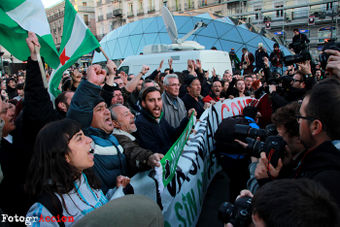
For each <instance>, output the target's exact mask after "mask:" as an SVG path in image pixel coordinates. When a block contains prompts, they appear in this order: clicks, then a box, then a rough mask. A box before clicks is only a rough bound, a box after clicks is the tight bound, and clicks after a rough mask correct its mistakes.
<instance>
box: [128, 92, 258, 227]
mask: <svg viewBox="0 0 340 227" xmlns="http://www.w3.org/2000/svg"><path fill="white" fill-rule="evenodd" d="M257 103H258V100H256V99H254V98H250V97H244V98H235V99H227V100H225V101H224V102H223V103H221V102H218V103H216V104H215V105H213V106H211V107H210V108H209V109H207V110H205V111H204V113H203V114H202V115H201V117H200V120H199V122H197V123H196V125H195V131H196V133H195V134H193V133H192V134H191V135H190V137H189V140H188V141H187V143H186V145H185V147H184V149H183V153H182V155H181V156H180V158H179V160H178V164H177V168H176V173H175V175H174V177H173V178H172V180H171V182H170V183H169V184H168V185H167V186H166V187H165V188H164V190H163V191H162V192H161V193H160V192H159V191H158V190H157V186H158V185H157V181H156V180H155V179H154V178H153V177H154V171H153V170H152V171H146V172H143V173H138V174H137V175H135V176H134V177H133V178H132V179H131V185H132V186H133V188H134V190H135V194H142V195H146V196H148V197H150V198H152V199H153V200H154V201H156V202H157V203H158V205H159V206H160V207H161V209H162V211H163V215H164V220H165V226H166V227H170V226H195V225H196V223H197V221H198V218H199V216H200V212H201V208H202V205H203V201H204V196H205V194H206V192H207V189H208V186H209V184H210V182H211V180H212V179H213V177H214V176H215V174H216V173H217V172H218V171H220V169H221V168H220V167H219V166H218V165H217V160H216V157H215V155H214V154H213V153H212V151H213V150H214V144H215V140H214V135H215V132H216V130H217V128H218V125H219V124H220V123H221V121H222V119H224V118H227V117H230V116H235V115H239V114H241V113H242V110H243V108H244V107H246V106H249V105H254V106H255V105H257Z"/></svg>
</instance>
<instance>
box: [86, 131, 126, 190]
mask: <svg viewBox="0 0 340 227" xmlns="http://www.w3.org/2000/svg"><path fill="white" fill-rule="evenodd" d="M85 134H86V135H87V136H89V137H91V138H92V140H93V142H94V143H95V147H94V166H93V169H94V172H95V174H96V175H97V176H98V178H99V179H100V181H101V189H102V190H103V192H104V193H106V192H107V191H108V189H110V188H114V187H116V178H117V176H119V175H124V176H126V175H127V164H126V158H125V155H124V154H123V147H122V146H121V145H120V144H119V143H118V140H117V139H116V137H115V136H113V135H112V134H107V133H105V132H104V131H103V130H101V129H98V128H92V127H90V128H88V129H86V130H85Z"/></svg>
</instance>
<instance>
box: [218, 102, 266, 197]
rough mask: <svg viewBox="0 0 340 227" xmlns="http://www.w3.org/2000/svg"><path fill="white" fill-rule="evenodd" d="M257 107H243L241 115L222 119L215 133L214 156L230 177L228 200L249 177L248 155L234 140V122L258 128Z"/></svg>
mask: <svg viewBox="0 0 340 227" xmlns="http://www.w3.org/2000/svg"><path fill="white" fill-rule="evenodd" d="M256 118H257V109H256V108H255V107H251V106H249V107H245V108H244V109H243V115H240V116H235V117H229V118H226V119H223V120H222V122H221V124H220V125H219V127H218V129H217V131H216V133H215V140H216V149H215V152H216V156H217V159H218V161H219V163H220V164H221V165H222V168H223V170H224V171H225V172H226V173H227V175H228V177H229V179H230V183H229V185H230V201H234V200H235V198H236V196H237V195H238V193H239V191H240V190H241V189H243V188H245V187H246V183H247V180H248V178H249V171H248V165H249V163H250V161H249V155H247V151H246V149H244V148H243V147H242V146H241V145H240V144H239V143H237V142H236V141H234V139H235V136H234V129H235V125H236V124H242V125H244V126H246V127H252V128H257V129H258V128H259V126H258V125H257V124H256Z"/></svg>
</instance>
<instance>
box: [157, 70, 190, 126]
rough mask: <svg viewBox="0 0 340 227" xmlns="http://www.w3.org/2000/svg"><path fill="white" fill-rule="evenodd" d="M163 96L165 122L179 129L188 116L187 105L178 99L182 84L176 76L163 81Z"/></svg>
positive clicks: (173, 75) (171, 75)
mask: <svg viewBox="0 0 340 227" xmlns="http://www.w3.org/2000/svg"><path fill="white" fill-rule="evenodd" d="M163 85H164V93H163V94H162V100H163V112H164V117H165V120H166V121H167V122H168V123H169V124H170V125H171V126H172V127H174V128H177V127H179V125H180V123H181V121H182V120H183V118H185V117H186V116H187V110H186V108H185V105H184V103H183V101H182V99H180V98H179V97H178V95H179V88H180V86H181V85H180V83H179V80H178V77H177V75H176V74H169V75H167V76H166V77H164V80H163Z"/></svg>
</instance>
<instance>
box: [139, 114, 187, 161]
mask: <svg viewBox="0 0 340 227" xmlns="http://www.w3.org/2000/svg"><path fill="white" fill-rule="evenodd" d="M188 121H189V119H188V118H187V117H185V118H184V119H183V120H182V121H181V124H180V126H179V127H178V128H173V127H171V126H170V125H169V123H168V122H167V121H166V120H165V118H164V117H163V113H162V115H161V117H160V118H159V119H157V120H156V119H155V118H153V117H152V116H151V114H150V113H149V112H148V111H146V110H145V109H142V111H141V114H140V115H138V116H137V118H136V122H135V123H136V126H137V133H136V134H137V135H136V136H137V138H138V141H139V144H140V146H141V147H143V148H146V149H149V150H151V151H152V152H153V153H162V154H164V155H165V154H166V153H167V151H168V150H169V149H170V147H171V146H172V144H173V143H174V142H175V141H176V140H177V138H178V136H179V135H180V134H181V133H182V131H183V129H184V128H185V126H186V124H187V123H188Z"/></svg>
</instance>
